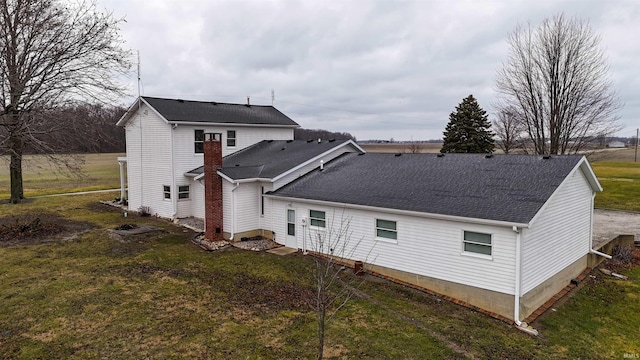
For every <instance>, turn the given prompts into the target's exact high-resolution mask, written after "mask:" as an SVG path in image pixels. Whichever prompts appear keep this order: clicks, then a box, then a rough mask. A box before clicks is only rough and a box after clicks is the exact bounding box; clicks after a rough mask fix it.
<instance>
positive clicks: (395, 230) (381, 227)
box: [373, 218, 398, 244]
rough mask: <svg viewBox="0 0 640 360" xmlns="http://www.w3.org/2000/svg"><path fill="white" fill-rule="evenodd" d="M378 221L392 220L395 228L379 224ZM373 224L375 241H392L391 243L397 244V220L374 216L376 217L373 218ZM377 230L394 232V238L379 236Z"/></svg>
mask: <svg viewBox="0 0 640 360" xmlns="http://www.w3.org/2000/svg"><path fill="white" fill-rule="evenodd" d="M378 221H387V222H392V223H393V224H394V227H395V229H391V228H386V227H383V226H379V224H378ZM373 225H374V236H375V239H376V241H384V242H388V243H392V244H397V243H398V222H397V221H395V220H388V219H379V218H376V219H374V223H373ZM378 230H382V231H387V232H390V233H394V234H395V239H392V238H389V237H384V236H380V235H379V233H378Z"/></svg>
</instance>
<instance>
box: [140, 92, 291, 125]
mask: <svg viewBox="0 0 640 360" xmlns="http://www.w3.org/2000/svg"><path fill="white" fill-rule="evenodd" d="M142 98H143V99H144V101H146V102H147V103H148V104H149V105H151V106H152V107H153V108H154V109H156V111H158V112H159V113H160V114H161V115H162V116H163V117H164V118H165V119H167V121H170V122H181V121H182V122H198V123H199V122H201V123H220V124H246V125H277V126H289V127H298V126H299V125H298V123H296V122H295V121H293V120H291V119H290V118H289V117H288V116H286V115H285V114H283V113H281V112H280V111H279V110H278V109H276V108H275V107H273V106H265V105H241V104H226V103H217V102H211V101H210V102H206V101H192V100H178V99H164V98H156V97H149V96H143V97H142Z"/></svg>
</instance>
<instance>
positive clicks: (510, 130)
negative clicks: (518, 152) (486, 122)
mask: <svg viewBox="0 0 640 360" xmlns="http://www.w3.org/2000/svg"><path fill="white" fill-rule="evenodd" d="M493 130H494V131H495V133H496V135H497V136H498V139H499V141H496V145H498V147H499V148H500V149H501V150H502V151H503V152H504V153H505V154H508V153H509V152H511V151H513V150H514V149H515V148H517V147H519V146H521V142H522V140H523V139H522V137H521V136H520V135H521V134H522V121H521V120H520V119H519V118H518V117H517V116H516V115H515V112H513V111H509V110H505V109H502V110H500V111H499V112H498V118H497V119H496V120H494V121H493Z"/></svg>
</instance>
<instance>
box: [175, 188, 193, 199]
mask: <svg viewBox="0 0 640 360" xmlns="http://www.w3.org/2000/svg"><path fill="white" fill-rule="evenodd" d="M184 188H187V190H186V191H185V190H184ZM190 192H191V186H189V185H178V201H188V200H191V194H190ZM185 194H186V195H187V196H186V197H182V196H183V195H185Z"/></svg>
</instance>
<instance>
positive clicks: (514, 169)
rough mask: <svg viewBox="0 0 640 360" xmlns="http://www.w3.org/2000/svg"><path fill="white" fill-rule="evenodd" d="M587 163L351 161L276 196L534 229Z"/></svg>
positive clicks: (464, 158)
mask: <svg viewBox="0 0 640 360" xmlns="http://www.w3.org/2000/svg"><path fill="white" fill-rule="evenodd" d="M581 159H582V156H577V155H570V156H552V157H551V158H550V159H543V157H542V156H531V155H493V156H491V157H487V156H485V154H446V155H444V156H437V155H436V154H402V155H401V156H396V155H394V154H374V153H367V154H362V155H358V154H345V155H343V156H342V157H340V158H338V159H336V160H334V161H332V162H330V163H329V164H327V165H326V166H325V169H324V171H318V170H314V171H313V172H311V173H309V174H307V175H306V176H304V177H301V178H299V179H297V180H295V181H293V182H292V183H290V184H288V185H285V186H283V187H282V188H280V189H278V190H276V191H275V192H273V195H276V196H283V197H293V198H302V199H313V200H322V201H329V202H336V203H341V204H356V205H366V206H373V207H380V208H390V209H399V210H409V211H416V212H423V213H431V214H442V215H451V216H460V217H466V218H477V219H486V220H497V221H506V222H513V223H521V224H522V223H528V222H529V221H531V220H532V219H533V217H534V216H535V214H536V213H537V212H538V210H539V209H540V208H541V207H542V205H543V204H544V203H545V202H546V201H547V200H548V199H549V197H550V196H551V195H552V194H553V192H554V191H555V189H556V188H557V187H558V186H559V185H560V184H561V183H562V181H563V180H564V179H565V178H566V177H567V175H568V174H569V173H570V172H571V171H572V170H573V169H574V168H575V167H576V166H577V164H578V163H579V162H580V160H581Z"/></svg>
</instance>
